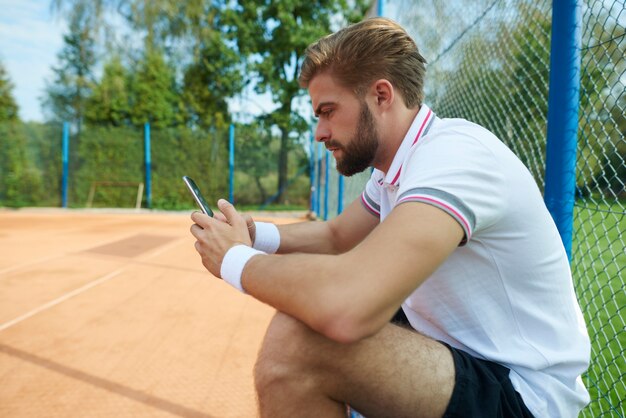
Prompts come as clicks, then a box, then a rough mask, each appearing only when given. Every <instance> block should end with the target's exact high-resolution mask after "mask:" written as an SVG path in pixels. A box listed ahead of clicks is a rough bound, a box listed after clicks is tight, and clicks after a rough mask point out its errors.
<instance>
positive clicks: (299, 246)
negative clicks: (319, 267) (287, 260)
mask: <svg viewBox="0 0 626 418" xmlns="http://www.w3.org/2000/svg"><path fill="white" fill-rule="evenodd" d="M278 231H279V232H280V247H279V248H278V253H279V254H289V253H308V254H336V253H337V249H336V248H335V245H334V243H335V240H334V237H333V234H332V230H331V228H330V227H329V223H328V222H298V223H293V224H286V225H278Z"/></svg>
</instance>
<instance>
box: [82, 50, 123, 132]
mask: <svg viewBox="0 0 626 418" xmlns="http://www.w3.org/2000/svg"><path fill="white" fill-rule="evenodd" d="M129 77H130V76H129V74H128V72H127V71H126V69H125V68H124V66H123V64H122V60H121V58H120V56H119V55H115V56H113V57H112V58H111V59H110V60H109V61H108V62H107V63H106V64H105V65H104V73H103V75H102V79H101V80H100V82H99V83H97V84H95V85H94V87H93V91H92V95H91V97H89V99H88V101H87V106H86V109H85V119H86V121H87V122H88V123H90V124H94V125H105V126H124V125H127V124H130V112H131V109H130V94H129V90H130V81H129Z"/></svg>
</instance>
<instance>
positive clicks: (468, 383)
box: [443, 343, 533, 418]
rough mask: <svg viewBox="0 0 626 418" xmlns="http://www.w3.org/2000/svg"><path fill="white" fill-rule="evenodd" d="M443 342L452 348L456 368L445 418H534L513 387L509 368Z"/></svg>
mask: <svg viewBox="0 0 626 418" xmlns="http://www.w3.org/2000/svg"><path fill="white" fill-rule="evenodd" d="M443 344H444V345H445V346H446V347H448V348H449V349H450V351H451V352H452V357H453V358H454V368H455V370H456V376H455V379H454V380H455V382H454V391H453V392H452V398H451V399H450V403H449V404H448V408H447V409H446V412H445V414H444V415H443V416H444V418H496V417H498V418H500V417H501V418H517V417H523V418H532V416H533V415H532V414H531V413H530V411H528V409H527V408H526V405H524V401H523V400H522V397H521V396H520V394H519V393H517V391H516V390H515V388H513V384H512V383H511V380H510V379H509V371H510V370H509V369H508V368H506V367H504V366H501V365H500V364H497V363H493V362H490V361H486V360H480V359H477V358H475V357H472V356H471V355H469V354H468V353H466V352H464V351H462V350H458V349H456V348H454V347H450V346H449V345H447V344H445V343H443Z"/></svg>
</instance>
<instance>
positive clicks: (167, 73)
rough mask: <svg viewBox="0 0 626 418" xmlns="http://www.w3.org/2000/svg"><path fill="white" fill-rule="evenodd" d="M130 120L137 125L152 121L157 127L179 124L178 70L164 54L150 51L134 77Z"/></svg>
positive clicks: (146, 53) (153, 50)
mask: <svg viewBox="0 0 626 418" xmlns="http://www.w3.org/2000/svg"><path fill="white" fill-rule="evenodd" d="M131 86H132V87H131V94H132V97H131V109H130V120H131V122H132V123H133V124H134V125H143V124H144V123H145V122H150V124H151V125H152V126H154V127H155V128H165V127H169V126H173V125H175V124H176V119H177V106H178V99H177V91H176V80H175V73H174V69H173V68H172V67H171V66H170V65H169V64H168V63H167V62H166V61H165V58H164V56H163V53H162V52H161V51H159V50H157V49H148V50H147V51H146V52H145V55H144V56H143V59H142V61H141V62H140V63H139V64H138V69H137V70H136V72H135V73H134V74H133V75H132V83H131Z"/></svg>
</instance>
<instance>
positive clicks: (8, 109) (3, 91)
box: [0, 62, 18, 122]
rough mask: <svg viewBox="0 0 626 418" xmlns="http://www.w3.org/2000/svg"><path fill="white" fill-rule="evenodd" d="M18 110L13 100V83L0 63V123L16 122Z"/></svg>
mask: <svg viewBox="0 0 626 418" xmlns="http://www.w3.org/2000/svg"><path fill="white" fill-rule="evenodd" d="M17 119H18V108H17V104H16V103H15V99H14V98H13V83H12V82H11V80H10V79H9V75H8V74H7V71H6V69H5V68H4V65H3V64H2V62H0V122H7V121H11V122H12V121H17Z"/></svg>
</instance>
